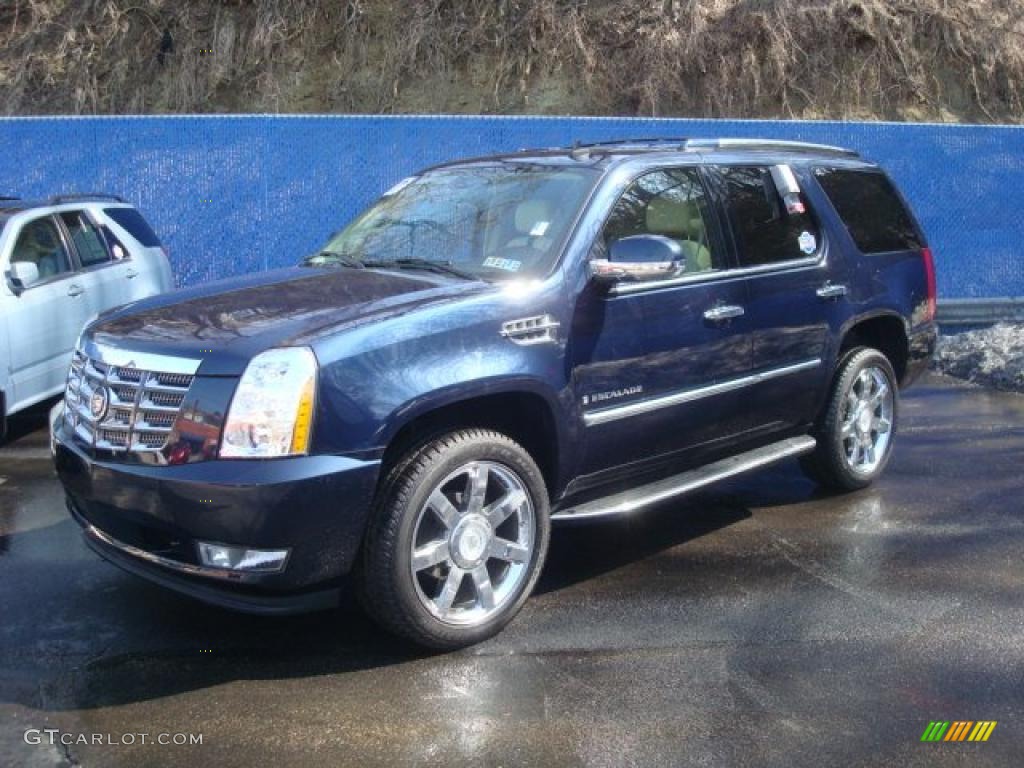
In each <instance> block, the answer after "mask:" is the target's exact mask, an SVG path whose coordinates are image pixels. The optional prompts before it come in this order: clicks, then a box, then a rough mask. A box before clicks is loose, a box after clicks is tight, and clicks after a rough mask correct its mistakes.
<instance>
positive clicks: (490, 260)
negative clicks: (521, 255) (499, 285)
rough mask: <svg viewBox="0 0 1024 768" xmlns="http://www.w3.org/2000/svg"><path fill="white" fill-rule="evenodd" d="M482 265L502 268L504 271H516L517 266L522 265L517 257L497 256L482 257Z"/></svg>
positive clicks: (517, 269)
mask: <svg viewBox="0 0 1024 768" xmlns="http://www.w3.org/2000/svg"><path fill="white" fill-rule="evenodd" d="M484 266H485V267H493V268H494V269H504V270H505V271H506V272H518V271H519V268H520V267H521V266H523V262H521V261H519V260H517V259H499V258H498V257H497V256H488V257H487V258H486V259H484Z"/></svg>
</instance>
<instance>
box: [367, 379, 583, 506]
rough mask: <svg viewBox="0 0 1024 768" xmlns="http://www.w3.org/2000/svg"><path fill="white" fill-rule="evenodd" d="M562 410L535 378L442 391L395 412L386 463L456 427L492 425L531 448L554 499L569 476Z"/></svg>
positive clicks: (384, 457) (383, 459)
mask: <svg viewBox="0 0 1024 768" xmlns="http://www.w3.org/2000/svg"><path fill="white" fill-rule="evenodd" d="M559 412H560V407H559V405H558V401H557V398H556V397H555V395H554V393H552V392H550V391H548V390H547V389H546V388H545V387H543V385H540V384H538V383H536V382H530V381H509V382H502V383H501V384H498V385H493V386H490V387H488V388H487V391H486V392H483V393H480V394H475V395H471V396H465V395H462V396H458V395H452V396H447V397H446V396H444V395H443V394H441V395H439V396H437V397H435V398H432V399H431V400H430V401H428V402H418V403H415V404H412V405H410V406H409V407H408V408H406V409H403V410H400V411H399V412H397V413H396V416H395V417H394V418H393V419H392V420H391V421H390V423H389V425H388V427H387V429H386V431H385V434H384V440H383V444H384V445H385V448H384V452H383V455H382V457H381V464H382V466H383V467H388V466H392V465H393V464H394V463H395V462H396V461H397V460H398V459H399V458H400V457H401V456H403V455H404V454H405V453H407V452H408V450H409V449H410V448H412V447H414V446H416V445H418V444H420V443H422V442H424V441H426V440H429V439H430V438H431V437H434V436H436V435H438V434H441V433H443V432H446V431H449V430H452V429H462V428H468V427H478V428H483V429H493V430H495V431H496V432H500V433H502V434H504V435H507V436H508V437H510V438H512V439H513V440H515V441H516V442H517V443H519V444H520V445H522V446H523V448H524V449H525V450H526V451H527V453H529V454H530V456H531V457H532V458H533V460H534V461H535V462H536V463H537V466H538V467H539V468H540V471H541V474H542V475H543V477H544V483H545V485H546V486H547V490H548V495H549V497H551V498H552V499H554V498H555V497H556V496H557V494H558V492H559V489H560V488H561V485H562V483H563V482H564V463H565V457H564V455H563V453H564V448H565V445H566V441H567V438H566V436H565V435H564V431H565V430H564V427H563V424H562V420H561V419H560V417H559V415H558V414H559ZM381 474H382V477H383V475H384V474H386V473H385V472H382V473H381Z"/></svg>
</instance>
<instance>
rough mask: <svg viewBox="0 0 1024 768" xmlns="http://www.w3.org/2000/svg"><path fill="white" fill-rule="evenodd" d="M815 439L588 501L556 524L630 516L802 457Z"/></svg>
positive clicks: (794, 441) (772, 447)
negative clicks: (693, 492)
mask: <svg viewBox="0 0 1024 768" xmlns="http://www.w3.org/2000/svg"><path fill="white" fill-rule="evenodd" d="M815 444H816V443H815V440H814V438H813V437H811V436H809V435H804V436H802V437H791V438H789V439H788V440H782V441H780V442H778V443H772V444H771V445H766V446H765V447H764V448H757V449H756V450H753V451H747V452H746V453H740V454H737V455H736V456H730V457H729V458H727V459H722V460H721V461H716V462H715V463H714V464H707V465H705V466H703V467H698V468H697V469H691V470H689V471H688V472H683V473H682V474H679V475H674V476H673V477H667V478H665V479H664V480H658V481H656V482H653V483H648V484H647V485H641V486H640V487H638V488H632V489H630V490H628V491H622V492H621V493H616V494H614V495H612V496H605V497H604V498H601V499H595V500H594V501H588V502H585V503H583V504H580V505H579V506H577V507H571V508H570V509H563V510H561V511H560V512H556V513H555V514H553V515H552V516H551V520H552V522H564V521H567V520H589V519H592V518H597V517H612V516H614V515H628V514H629V513H631V512H635V511H636V510H638V509H641V508H642V507H646V506H649V505H651V504H656V503H658V502H659V501H664V500H665V499H671V498H673V497H675V496H681V495H683V494H685V493H689V492H690V491H695V490H697V489H698V488H703V487H704V486H706V485H710V484H711V483H716V482H718V481H719V480H725V479H726V478H727V477H734V476H735V475H741V474H743V473H744V472H750V471H752V470H755V469H760V468H761V467H766V466H768V465H769V464H774V463H775V462H777V461H781V460H782V459H787V458H789V457H790V456H799V455H800V454H802V453H808V452H809V451H812V450H814V446H815Z"/></svg>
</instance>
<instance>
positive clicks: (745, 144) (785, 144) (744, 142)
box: [686, 139, 860, 157]
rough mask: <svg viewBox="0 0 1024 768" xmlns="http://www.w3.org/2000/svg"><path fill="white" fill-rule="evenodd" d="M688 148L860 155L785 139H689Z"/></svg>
mask: <svg viewBox="0 0 1024 768" xmlns="http://www.w3.org/2000/svg"><path fill="white" fill-rule="evenodd" d="M686 149H764V150H769V151H770V150H776V151H781V152H816V153H819V154H823V155H838V156H841V157H860V155H859V154H858V153H857V152H855V151H854V150H852V149H846V148H844V147H835V146H832V145H830V144H813V143H811V142H809V141H785V140H783V139H687V140H686Z"/></svg>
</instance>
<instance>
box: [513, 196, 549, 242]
mask: <svg viewBox="0 0 1024 768" xmlns="http://www.w3.org/2000/svg"><path fill="white" fill-rule="evenodd" d="M515 225H516V232H518V233H520V234H522V235H536V236H541V235H543V234H545V232H547V230H548V228H549V227H550V226H551V203H549V202H548V201H547V200H525V201H523V202H522V203H520V204H519V205H517V206H516V213H515ZM535 227H536V228H537V229H538V230H539V229H543V230H544V231H543V232H541V231H534V228H535Z"/></svg>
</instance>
